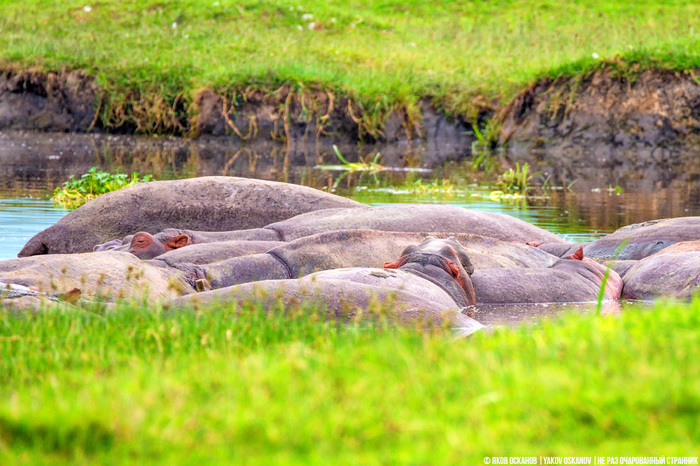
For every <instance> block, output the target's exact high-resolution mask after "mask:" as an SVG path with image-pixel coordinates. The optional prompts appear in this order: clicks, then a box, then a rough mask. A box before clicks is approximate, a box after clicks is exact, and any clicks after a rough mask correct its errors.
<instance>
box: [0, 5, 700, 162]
mask: <svg viewBox="0 0 700 466" xmlns="http://www.w3.org/2000/svg"><path fill="white" fill-rule="evenodd" d="M35 6H36V5H33V4H16V5H9V6H6V7H4V8H5V10H6V11H7V13H8V14H7V15H5V16H4V18H0V30H2V32H3V34H2V35H0V65H1V66H0V69H2V70H3V73H2V75H1V76H0V128H5V129H30V130H37V129H38V130H53V131H81V132H82V131H109V132H117V133H128V134H133V133H146V134H154V133H156V134H172V135H186V136H199V135H228V136H230V137H231V138H232V139H233V140H237V141H241V142H247V141H250V140H254V139H264V140H276V141H283V142H284V143H286V144H295V143H298V142H299V141H309V140H310V141H315V140H316V139H318V138H323V139H332V140H334V141H338V142H348V143H355V142H357V141H364V142H373V141H383V142H400V141H405V140H411V139H414V138H419V137H422V138H425V139H428V140H430V139H435V140H437V139H439V140H443V141H445V140H446V141H449V142H450V143H452V144H454V145H459V146H460V147H464V148H465V151H466V152H469V150H470V148H471V145H472V143H473V142H474V141H477V142H478V143H480V144H482V145H498V144H501V145H503V144H505V143H506V142H509V143H510V144H511V145H514V146H517V145H518V144H519V143H523V144H529V145H533V144H535V145H542V144H545V145H546V143H547V141H548V138H551V137H552V136H551V135H549V134H541V133H542V132H541V131H539V130H538V131H535V132H533V130H532V128H531V125H528V124H527V123H526V124H522V125H521V127H515V128H514V127H513V122H514V121H516V122H517V121H520V120H522V119H523V118H525V119H528V120H529V121H540V122H541V121H549V120H552V119H553V121H554V122H555V123H556V124H560V123H561V122H560V121H559V122H558V121H557V120H561V117H562V115H564V116H570V115H572V112H571V111H570V109H571V108H572V107H573V106H574V103H579V101H580V102H581V104H580V105H579V107H581V108H579V112H578V113H581V111H583V113H584V114H585V115H587V117H588V118H591V116H593V115H598V114H600V113H601V112H604V111H605V110H606V108H605V107H604V106H603V107H601V105H599V104H598V103H597V102H595V101H586V98H585V92H587V91H588V90H592V91H593V95H597V94H598V93H600V92H602V91H603V90H605V89H607V88H610V87H611V85H610V84H604V85H603V86H602V87H601V86H599V85H598V84H597V83H601V82H603V83H605V82H607V81H610V82H611V83H612V86H613V87H617V88H619V89H629V95H627V96H621V97H622V98H628V100H630V101H631V102H632V103H633V104H634V102H636V100H637V94H638V93H639V91H638V90H636V87H635V86H637V87H638V88H639V89H645V88H647V85H646V84H645V83H647V82H650V81H654V80H655V81H656V82H658V83H661V84H663V86H665V87H671V88H682V89H683V92H690V94H689V95H688V98H687V99H681V100H677V99H675V98H674V96H675V95H676V94H674V93H673V92H670V91H669V92H667V91H666V90H663V91H662V93H663V94H668V95H669V99H668V100H669V102H671V103H672V106H673V108H672V111H667V110H666V109H665V108H661V109H659V108H657V107H655V106H654V105H646V103H645V102H641V103H640V104H639V105H637V108H634V105H632V108H629V109H628V110H627V113H625V114H622V113H623V112H618V113H620V114H619V115H617V116H614V117H611V118H612V120H613V121H608V122H606V123H605V125H606V126H609V127H610V129H609V130H608V132H609V133H610V132H615V131H618V130H619V128H620V127H624V126H625V124H626V121H627V120H628V119H629V116H630V115H632V119H633V120H634V119H639V120H645V121H646V120H650V121H656V119H658V118H659V117H667V119H668V120H669V121H668V122H667V123H663V125H665V126H666V127H671V128H673V129H674V130H675V128H680V127H683V128H685V130H686V131H685V132H683V131H679V132H678V134H676V135H673V137H671V144H677V145H681V146H683V145H685V144H690V145H691V147H695V144H696V136H697V134H698V132H700V129H698V128H699V127H700V126H699V125H700V124H699V123H698V113H699V112H700V110H699V108H700V104H699V103H698V102H700V91H699V90H698V87H700V85H698V84H697V77H696V75H697V74H700V73H699V72H698V70H699V69H700V55H698V53H697V50H698V49H700V31H696V29H697V26H696V25H694V18H697V17H698V16H700V6H698V5H697V4H696V3H695V2H677V3H674V4H672V5H667V4H664V5H663V7H662V6H661V4H659V6H658V7H654V5H648V4H644V5H629V4H627V3H624V4H623V3H621V4H619V5H616V4H612V5H611V4H608V3H593V4H591V5H587V6H586V8H584V9H582V8H581V7H580V5H578V4H577V3H576V2H559V3H557V6H556V8H553V7H552V6H551V5H549V4H548V3H546V2H495V3H494V2H489V3H475V4H472V3H469V4H462V3H460V2H442V3H441V5H439V6H435V5H427V4H426V5H422V4H421V5H413V6H409V5H404V4H391V3H390V4H386V3H381V4H380V3H377V4H374V3H368V4H366V5H364V6H363V7H362V8H360V9H356V8H353V7H349V6H347V5H346V4H345V3H344V2H329V3H326V4H324V5H314V6H313V7H310V6H308V5H305V4H303V3H301V2H294V1H280V2H277V3H276V4H274V5H272V4H271V5H268V6H266V7H262V6H260V5H259V4H258V3H256V2H252V1H250V2H246V1H243V2H236V3H235V4H234V3H230V2H213V3H212V4H207V5H204V4H189V3H186V2H175V3H172V4H169V5H164V4H162V3H158V2H155V1H151V0H147V1H146V0H142V1H139V2H135V3H131V4H129V5H128V6H123V5H121V4H120V3H117V2H105V3H100V4H96V5H83V4H82V3H81V4H77V3H76V4H75V5H73V6H68V7H66V6H65V4H56V5H54V4H47V5H43V4H42V8H40V9H36V8H34V7H35ZM600 31H606V33H604V34H601V33H600ZM542 89H544V90H546V91H547V93H548V96H549V97H546V98H545V99H544V100H547V101H548V102H549V103H545V104H544V108H542V106H538V105H527V102H528V101H529V99H531V98H533V95H534V94H533V91H538V92H539V90H542ZM635 92H636V93H637V94H635ZM534 97H539V96H538V95H534ZM642 100H644V99H642ZM647 100H648V99H647ZM523 102H525V104H523ZM519 103H520V104H519ZM524 111H525V112H526V114H523V112H524ZM573 115H574V116H575V115H576V112H574V113H573ZM585 118H586V117H584V118H583V120H585ZM492 119H493V121H494V123H493V124H491V125H488V124H487V123H488V122H489V121H490V120H492ZM504 124H505V125H507V126H508V129H507V131H505V132H502V131H500V128H501V127H502V125H504ZM652 124H655V123H652ZM474 125H477V127H480V128H481V131H479V132H478V135H475V134H474V133H477V132H475V131H474V130H473V126H474ZM663 125H662V126H663ZM579 126H585V121H584V123H583V124H582V125H579ZM637 126H639V125H637ZM642 126H643V125H642ZM485 128H486V131H484V129H485ZM635 131H637V132H638V128H632V129H630V132H631V134H635ZM565 132H566V131H565V130H559V131H558V133H561V134H563V133H565ZM535 133H536V134H535ZM545 133H546V132H545ZM586 134H588V133H586ZM590 136H591V138H593V137H596V138H597V137H598V136H599V134H593V133H591V134H590ZM613 136H614V135H613ZM656 137H657V135H656V133H654V132H652V133H651V134H645V135H643V136H642V137H641V139H642V142H641V143H642V144H647V143H648V141H649V140H650V138H651V140H652V144H653V145H657V146H658V145H666V144H667V143H668V141H669V138H668V137H666V136H663V137H661V139H660V140H657V139H655V138H656ZM630 138H631V139H634V137H632V136H630V137H629V138H628V139H630ZM565 139H566V138H565ZM688 139H690V142H687V143H686V140H688ZM617 140H618V141H619V140H620V138H619V137H618V138H617ZM566 141H567V143H574V142H576V143H578V142H579V141H580V138H579V139H577V140H574V139H572V138H568V139H566ZM616 144H619V143H618V142H616ZM621 144H623V145H625V144H627V142H626V139H625V138H622V142H621ZM628 145H629V144H628ZM592 148H593V147H592Z"/></svg>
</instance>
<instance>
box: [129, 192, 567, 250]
mask: <svg viewBox="0 0 700 466" xmlns="http://www.w3.org/2000/svg"><path fill="white" fill-rule="evenodd" d="M348 229H367V230H378V231H397V232H415V233H421V232H429V231H440V232H445V233H452V234H454V233H468V234H475V235H482V236H488V237H491V238H495V239H500V240H503V241H517V242H520V243H525V242H527V241H538V242H545V241H546V242H549V243H563V244H568V243H566V241H564V240H563V239H561V238H560V237H558V236H557V235H555V234H553V233H550V232H548V231H546V230H543V229H541V228H538V227H536V226H534V225H530V224H529V223H526V222H524V221H522V220H519V219H516V218H514V217H511V216H509V215H504V214H497V213H492V212H482V211H478V210H470V209H464V208H461V207H455V206H448V205H420V204H396V205H386V206H378V207H355V208H351V209H324V210H323V211H317V212H309V213H307V214H301V215H298V216H296V217H293V218H290V219H288V220H284V221H281V222H277V223H272V224H270V225H267V226H265V227H264V228H255V229H248V230H235V231H229V232H201V231H192V230H175V229H170V230H167V231H163V232H160V233H158V234H155V235H150V234H148V235H140V236H139V238H140V239H143V240H144V245H143V246H139V245H136V244H134V239H133V238H132V240H131V243H132V244H131V245H130V247H129V248H130V249H132V250H133V252H135V253H136V254H139V255H142V256H143V257H153V254H154V253H155V252H157V251H156V250H155V249H151V248H152V247H153V245H157V246H158V248H159V249H160V250H163V248H161V247H160V245H164V244H166V243H168V246H167V248H165V249H174V248H175V246H177V245H178V244H181V245H187V244H191V243H197V242H207V243H208V242H213V241H235V240H241V241H249V240H257V241H293V240H296V239H299V238H304V237H306V236H311V235H314V234H317V233H325V232H330V231H337V230H348ZM178 235H187V236H189V237H190V239H189V240H185V239H184V237H183V238H180V237H179V236H178ZM197 237H199V238H201V239H197ZM156 240H157V241H156ZM134 246H136V247H134Z"/></svg>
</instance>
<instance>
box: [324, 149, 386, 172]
mask: <svg viewBox="0 0 700 466" xmlns="http://www.w3.org/2000/svg"><path fill="white" fill-rule="evenodd" d="M333 151H334V152H335V155H336V156H337V157H338V159H339V160H340V161H341V162H342V164H341V165H316V166H315V167H314V168H316V169H319V170H342V171H348V172H375V173H376V172H380V171H384V170H388V169H389V168H388V167H385V166H384V165H381V164H380V163H379V160H380V159H381V156H382V154H381V153H379V152H377V153H376V155H375V156H374V159H373V160H371V161H368V160H364V161H360V162H354V163H353V162H348V161H347V160H346V159H345V157H343V154H341V153H340V151H339V150H338V146H336V145H335V144H333Z"/></svg>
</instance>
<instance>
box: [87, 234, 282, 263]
mask: <svg viewBox="0 0 700 466" xmlns="http://www.w3.org/2000/svg"><path fill="white" fill-rule="evenodd" d="M232 233H234V232H227V231H192V230H180V229H177V228H167V229H165V230H163V231H161V232H158V233H156V234H154V235H151V234H150V233H148V232H145V231H140V232H138V233H136V234H135V235H131V236H127V237H126V238H124V240H123V241H122V242H121V246H117V247H115V248H112V249H113V250H117V251H126V252H130V253H131V254H133V255H135V256H136V257H138V258H139V259H153V258H154V257H156V256H160V255H161V254H165V253H167V252H170V251H174V250H176V249H180V248H183V247H185V246H192V245H203V244H216V243H221V242H226V243H229V244H232V243H236V244H237V245H238V248H239V249H240V248H244V246H243V243H250V245H249V248H245V249H252V250H258V252H264V251H259V248H260V246H261V245H263V244H268V245H270V247H269V248H268V249H271V248H273V247H274V246H275V245H278V244H281V243H283V242H282V241H274V240H268V241H255V240H247V239H245V238H244V239H241V238H240V235H232ZM271 233H272V232H271ZM230 236H235V237H237V238H238V239H236V240H233V241H230V240H228V237H230ZM270 236H271V237H274V236H275V235H272V234H271V235H270ZM127 239H128V241H127ZM112 241H118V240H112ZM112 241H109V242H107V243H104V244H99V245H97V246H95V248H99V249H98V250H103V249H104V248H105V245H109V244H110V243H112ZM255 245H257V247H256V246H255ZM223 249H225V248H222V247H200V248H197V250H198V251H200V252H201V251H206V250H211V251H214V250H220V251H222V250H223ZM206 256H208V257H212V258H214V257H215V255H214V254H212V253H209V254H206ZM202 259H203V258H202V257H200V258H199V261H201V260H202Z"/></svg>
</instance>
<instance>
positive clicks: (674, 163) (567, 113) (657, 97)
mask: <svg viewBox="0 0 700 466" xmlns="http://www.w3.org/2000/svg"><path fill="white" fill-rule="evenodd" d="M501 115H502V116H503V117H502V132H501V138H500V144H501V145H505V146H506V148H507V153H508V156H509V158H510V159H512V160H524V161H529V162H530V163H534V164H535V165H536V166H538V167H539V168H540V169H541V170H544V171H549V172H551V173H553V174H555V175H556V177H555V178H556V179H555V181H556V182H558V183H562V184H568V183H571V182H573V181H574V180H577V179H588V180H595V179H600V180H611V182H612V183H615V182H617V184H626V185H630V184H633V185H637V186H638V188H640V189H654V188H655V187H658V186H659V184H664V183H667V182H669V181H670V180H673V179H678V178H680V179H683V180H686V181H695V180H697V179H698V178H700V84H699V83H698V81H697V80H696V78H695V76H694V75H693V74H692V73H674V72H667V71H645V72H642V73H641V74H639V75H638V76H637V77H636V78H635V79H634V80H631V79H625V78H623V77H615V76H613V75H612V73H610V72H607V71H605V70H603V71H601V72H598V73H595V74H593V75H591V76H587V77H575V78H568V79H558V80H543V81H541V82H539V83H536V84H534V85H532V86H530V87H529V88H528V89H526V90H525V91H523V92H522V93H520V94H519V95H518V96H517V97H516V98H515V99H514V100H513V101H512V102H511V103H510V104H509V105H508V106H507V107H506V108H505V109H504V110H503V111H502V113H501Z"/></svg>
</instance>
